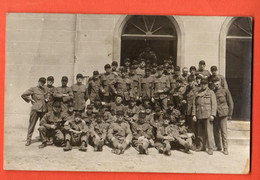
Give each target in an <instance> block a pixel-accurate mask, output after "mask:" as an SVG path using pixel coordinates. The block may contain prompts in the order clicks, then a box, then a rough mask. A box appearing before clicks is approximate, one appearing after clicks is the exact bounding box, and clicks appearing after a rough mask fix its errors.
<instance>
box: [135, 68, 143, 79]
mask: <svg viewBox="0 0 260 180" xmlns="http://www.w3.org/2000/svg"><path fill="white" fill-rule="evenodd" d="M136 74H137V75H139V76H141V77H143V76H144V75H145V70H144V69H141V68H140V67H138V68H137V69H136Z"/></svg>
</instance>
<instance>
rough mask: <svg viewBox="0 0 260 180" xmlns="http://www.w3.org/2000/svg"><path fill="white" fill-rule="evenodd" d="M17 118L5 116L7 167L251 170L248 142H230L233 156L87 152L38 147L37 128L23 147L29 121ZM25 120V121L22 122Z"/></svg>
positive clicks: (150, 170)
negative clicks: (31, 142) (28, 144)
mask: <svg viewBox="0 0 260 180" xmlns="http://www.w3.org/2000/svg"><path fill="white" fill-rule="evenodd" d="M14 121H16V122H17V121H18V119H16V118H15V119H10V118H6V119H5V142H4V145H5V147H4V169H6V170H49V171H54V170H59V171H134V172H136V171H138V172H179V173H183V172H189V173H248V171H249V164H250V162H249V145H248V143H241V145H237V144H239V143H231V144H230V146H229V152H230V155H228V156H225V155H223V154H222V153H221V152H214V155H213V156H209V155H208V154H206V153H205V152H193V154H191V155H188V154H185V153H183V152H181V151H177V150H173V151H172V156H170V157H168V156H164V155H161V154H158V152H157V151H156V150H155V149H154V148H150V149H149V152H150V154H149V155H148V156H146V155H139V154H138V153H137V151H136V150H135V149H133V148H130V149H128V150H127V151H126V152H125V154H123V155H120V156H118V155H115V154H112V153H111V149H110V148H108V147H105V148H104V151H103V152H93V148H92V147H89V148H88V151H87V152H80V151H78V150H77V149H73V150H72V151H70V152H63V150H62V148H57V147H54V146H48V147H46V148H44V149H38V145H39V144H40V142H39V141H37V138H38V137H37V136H38V132H37V131H35V133H34V139H35V142H34V143H33V144H32V145H31V146H29V147H26V146H24V144H25V137H26V126H27V124H21V122H22V121H18V124H19V125H18V126H17V127H15V126H13V123H12V122H14ZM23 122H25V121H23Z"/></svg>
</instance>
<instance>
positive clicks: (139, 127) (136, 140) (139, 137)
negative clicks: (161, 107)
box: [132, 111, 154, 154]
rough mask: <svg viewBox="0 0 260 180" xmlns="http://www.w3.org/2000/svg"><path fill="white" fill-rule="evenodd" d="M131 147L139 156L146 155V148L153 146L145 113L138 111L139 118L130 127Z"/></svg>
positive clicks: (150, 128)
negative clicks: (131, 130) (131, 133)
mask: <svg viewBox="0 0 260 180" xmlns="http://www.w3.org/2000/svg"><path fill="white" fill-rule="evenodd" d="M132 129H133V146H134V147H135V149H136V150H137V151H138V152H139V153H140V154H148V147H149V145H150V144H154V142H153V140H152V137H153V134H152V126H151V125H150V124H149V123H148V122H146V114H145V111H140V113H139V118H138V120H137V122H135V123H134V124H133V126H132Z"/></svg>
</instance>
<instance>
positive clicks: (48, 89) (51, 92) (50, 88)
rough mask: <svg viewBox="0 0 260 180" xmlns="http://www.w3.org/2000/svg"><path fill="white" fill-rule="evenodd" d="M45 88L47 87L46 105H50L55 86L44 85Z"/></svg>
mask: <svg viewBox="0 0 260 180" xmlns="http://www.w3.org/2000/svg"><path fill="white" fill-rule="evenodd" d="M45 87H46V89H47V92H48V93H47V100H48V103H47V104H48V106H52V104H53V102H54V100H53V94H54V89H55V87H54V86H48V85H47V86H45Z"/></svg>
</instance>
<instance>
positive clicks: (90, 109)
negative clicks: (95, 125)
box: [82, 104, 95, 125]
mask: <svg viewBox="0 0 260 180" xmlns="http://www.w3.org/2000/svg"><path fill="white" fill-rule="evenodd" d="M93 108H94V107H93V105H92V104H89V105H87V111H86V113H82V119H83V120H84V121H85V122H86V124H87V125H90V124H91V123H92V122H94V120H95V118H94V117H95V114H94V113H93Z"/></svg>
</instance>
